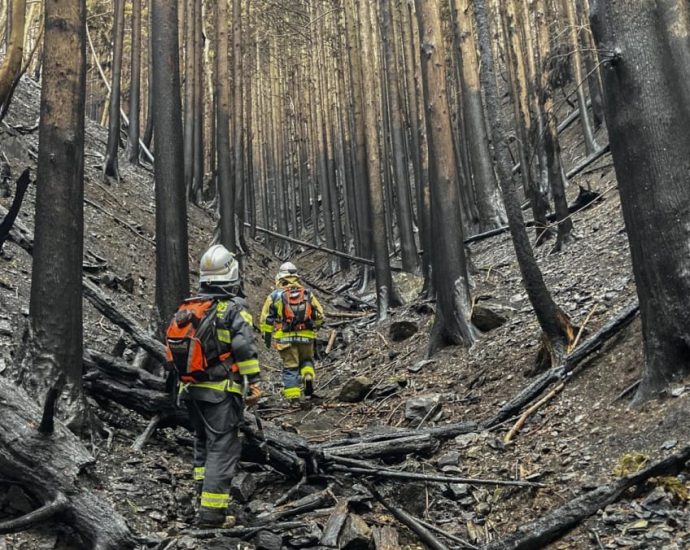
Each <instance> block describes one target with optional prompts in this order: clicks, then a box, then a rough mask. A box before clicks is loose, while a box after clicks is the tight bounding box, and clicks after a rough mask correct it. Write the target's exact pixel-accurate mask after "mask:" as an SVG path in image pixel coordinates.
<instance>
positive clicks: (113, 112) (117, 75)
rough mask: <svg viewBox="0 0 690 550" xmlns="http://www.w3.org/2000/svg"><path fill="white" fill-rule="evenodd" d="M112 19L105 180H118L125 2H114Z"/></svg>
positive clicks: (122, 0)
mask: <svg viewBox="0 0 690 550" xmlns="http://www.w3.org/2000/svg"><path fill="white" fill-rule="evenodd" d="M114 10H115V14H114V17H113V72H112V76H111V79H110V80H111V83H110V104H109V106H108V145H107V146H106V151H105V162H104V164H103V174H104V175H105V176H106V178H109V177H110V178H117V179H119V178H120V174H119V168H118V163H117V154H118V151H119V149H120V88H121V86H120V82H121V81H122V46H123V42H124V36H125V0H115V3H114Z"/></svg>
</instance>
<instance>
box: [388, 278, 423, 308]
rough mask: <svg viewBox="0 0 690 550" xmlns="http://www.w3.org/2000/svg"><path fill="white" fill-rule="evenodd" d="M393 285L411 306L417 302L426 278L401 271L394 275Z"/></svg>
mask: <svg viewBox="0 0 690 550" xmlns="http://www.w3.org/2000/svg"><path fill="white" fill-rule="evenodd" d="M393 283H394V284H395V288H396V290H397V291H398V294H399V295H400V297H401V298H402V300H403V302H404V303H406V304H411V303H413V302H415V301H416V300H417V297H418V296H419V293H420V292H421V291H422V287H423V286H424V277H420V276H418V275H412V274H411V273H404V272H402V271H399V272H397V273H393Z"/></svg>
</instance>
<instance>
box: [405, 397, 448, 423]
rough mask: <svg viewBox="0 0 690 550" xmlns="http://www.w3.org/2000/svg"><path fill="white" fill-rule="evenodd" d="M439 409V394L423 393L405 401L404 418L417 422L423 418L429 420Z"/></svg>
mask: <svg viewBox="0 0 690 550" xmlns="http://www.w3.org/2000/svg"><path fill="white" fill-rule="evenodd" d="M440 410H441V396H440V395H439V394H433V395H423V396H421V397H415V398H413V399H409V400H408V401H407V402H406V403H405V418H406V419H407V420H411V421H417V422H421V421H422V420H423V419H424V418H426V419H427V420H431V419H433V417H434V415H435V414H436V413H437V412H438V411H440Z"/></svg>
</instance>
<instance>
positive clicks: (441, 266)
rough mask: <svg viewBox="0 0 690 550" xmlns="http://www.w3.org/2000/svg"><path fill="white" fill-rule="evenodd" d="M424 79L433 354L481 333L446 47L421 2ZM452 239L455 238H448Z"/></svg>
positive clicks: (430, 10) (428, 6) (430, 6)
mask: <svg viewBox="0 0 690 550" xmlns="http://www.w3.org/2000/svg"><path fill="white" fill-rule="evenodd" d="M416 7H417V17H418V20H419V28H420V31H421V46H422V81H423V84H424V97H425V103H426V105H427V113H426V114H427V118H426V120H427V136H428V139H429V160H430V168H431V169H430V175H431V177H430V180H429V181H430V185H429V187H430V191H431V242H432V250H433V252H432V255H431V263H432V278H433V284H434V289H435V291H436V295H437V302H436V317H435V319H434V326H433V327H432V329H431V336H430V338H429V350H428V351H429V355H432V354H434V353H435V352H437V351H438V350H439V349H441V348H442V347H444V346H446V345H449V344H450V345H452V344H455V345H458V344H462V345H465V346H471V345H472V343H473V342H474V340H475V338H476V336H477V332H476V329H475V328H474V327H473V325H472V322H471V321H470V309H471V299H470V292H469V275H468V272H467V261H466V258H465V248H464V245H463V230H462V220H461V219H460V198H459V192H458V173H457V165H456V163H455V157H454V150H453V137H452V133H451V127H450V118H449V113H448V99H447V97H446V76H445V69H444V63H443V59H444V58H445V55H444V43H443V37H442V35H441V25H440V18H439V13H438V8H437V6H436V5H435V4H434V3H430V2H421V1H418V2H417V4H416ZM448 235H452V238H448Z"/></svg>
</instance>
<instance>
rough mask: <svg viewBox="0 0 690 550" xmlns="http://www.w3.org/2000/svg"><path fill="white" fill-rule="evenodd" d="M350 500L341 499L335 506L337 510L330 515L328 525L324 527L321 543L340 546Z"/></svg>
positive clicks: (328, 545)
mask: <svg viewBox="0 0 690 550" xmlns="http://www.w3.org/2000/svg"><path fill="white" fill-rule="evenodd" d="M348 506H349V502H348V500H347V499H345V498H344V499H341V500H339V501H338V503H337V504H336V506H335V510H333V512H332V513H331V515H330V516H329V517H328V521H326V526H325V527H324V528H323V534H322V535H321V540H320V541H319V544H321V546H326V547H331V548H337V547H338V537H340V531H341V530H342V529H343V526H344V525H345V520H346V519H347V514H348Z"/></svg>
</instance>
